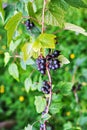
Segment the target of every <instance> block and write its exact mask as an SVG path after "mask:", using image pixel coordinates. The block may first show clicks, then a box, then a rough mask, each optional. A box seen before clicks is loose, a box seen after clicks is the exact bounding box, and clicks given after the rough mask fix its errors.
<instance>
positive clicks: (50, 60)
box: [36, 50, 60, 74]
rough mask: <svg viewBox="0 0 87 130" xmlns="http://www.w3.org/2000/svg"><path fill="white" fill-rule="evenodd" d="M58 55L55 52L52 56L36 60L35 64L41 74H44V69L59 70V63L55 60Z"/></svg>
mask: <svg viewBox="0 0 87 130" xmlns="http://www.w3.org/2000/svg"><path fill="white" fill-rule="evenodd" d="M59 55H60V51H58V50H55V51H54V52H53V53H52V54H48V55H47V56H46V58H44V57H42V56H39V57H38V59H37V60H36V64H37V67H38V70H39V71H40V72H41V74H45V73H46V67H48V68H49V69H52V70H56V69H58V68H60V61H59V60H58V59H57V57H58V56H59Z"/></svg>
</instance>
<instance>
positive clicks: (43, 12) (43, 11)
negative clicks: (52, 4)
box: [42, 0, 47, 33]
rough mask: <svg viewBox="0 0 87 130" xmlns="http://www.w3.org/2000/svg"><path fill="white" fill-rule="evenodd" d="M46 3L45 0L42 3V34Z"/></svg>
mask: <svg viewBox="0 0 87 130" xmlns="http://www.w3.org/2000/svg"><path fill="white" fill-rule="evenodd" d="M46 2H47V0H44V3H43V10H42V33H43V32H44V14H45V6H46Z"/></svg>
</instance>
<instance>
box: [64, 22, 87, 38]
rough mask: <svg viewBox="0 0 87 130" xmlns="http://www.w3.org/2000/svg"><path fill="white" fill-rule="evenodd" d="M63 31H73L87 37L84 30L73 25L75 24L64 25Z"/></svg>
mask: <svg viewBox="0 0 87 130" xmlns="http://www.w3.org/2000/svg"><path fill="white" fill-rule="evenodd" d="M64 29H65V30H71V31H75V32H77V33H81V34H83V35H85V36H87V32H86V30H85V29H83V28H82V27H80V26H77V25H75V24H71V23H65V27H64Z"/></svg>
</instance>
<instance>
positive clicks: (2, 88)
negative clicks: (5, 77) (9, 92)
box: [0, 85, 5, 93]
mask: <svg viewBox="0 0 87 130" xmlns="http://www.w3.org/2000/svg"><path fill="white" fill-rule="evenodd" d="M4 92H5V88H4V85H1V86H0V93H4Z"/></svg>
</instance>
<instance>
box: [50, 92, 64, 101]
mask: <svg viewBox="0 0 87 130" xmlns="http://www.w3.org/2000/svg"><path fill="white" fill-rule="evenodd" d="M61 100H62V95H60V94H55V93H53V95H52V102H61Z"/></svg>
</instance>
